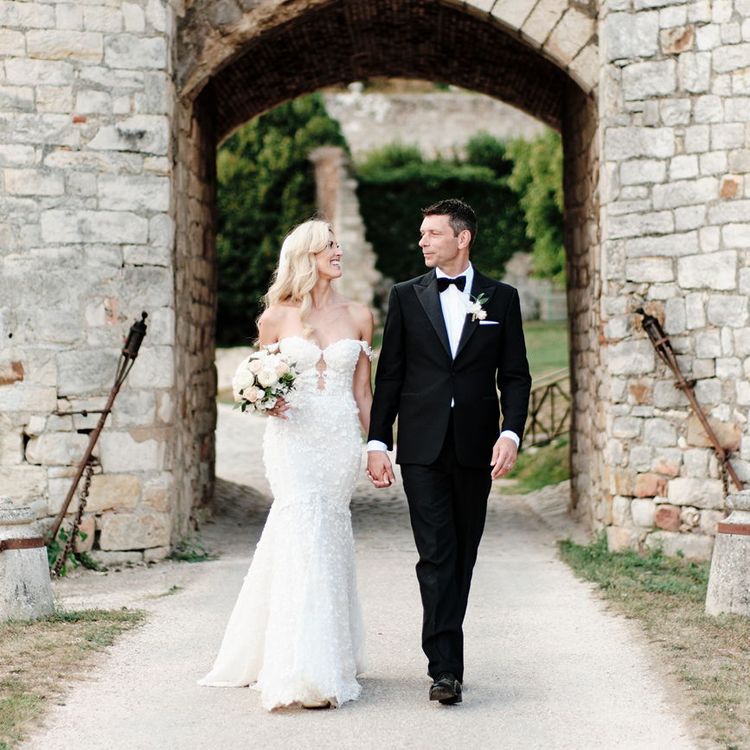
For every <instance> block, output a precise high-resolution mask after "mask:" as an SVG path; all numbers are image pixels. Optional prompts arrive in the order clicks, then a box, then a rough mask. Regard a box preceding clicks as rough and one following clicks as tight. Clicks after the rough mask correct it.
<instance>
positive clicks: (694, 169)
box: [669, 154, 698, 180]
mask: <svg viewBox="0 0 750 750" xmlns="http://www.w3.org/2000/svg"><path fill="white" fill-rule="evenodd" d="M697 175H698V157H697V156H696V155H695V154H680V155H678V156H675V157H673V158H672V160H671V161H670V162H669V178H670V180H685V179H689V178H691V177H696V176H697Z"/></svg>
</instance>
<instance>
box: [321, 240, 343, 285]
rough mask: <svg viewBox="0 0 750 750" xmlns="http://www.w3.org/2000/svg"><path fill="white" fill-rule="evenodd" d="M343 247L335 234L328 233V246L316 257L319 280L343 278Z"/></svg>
mask: <svg viewBox="0 0 750 750" xmlns="http://www.w3.org/2000/svg"><path fill="white" fill-rule="evenodd" d="M341 256H342V252H341V246H340V245H339V243H338V242H336V237H335V236H334V234H333V232H329V233H328V244H327V245H326V246H325V247H324V248H323V249H322V250H321V251H320V252H319V253H317V254H316V255H315V263H316V265H317V266H318V278H319V279H329V280H331V279H338V278H339V276H341Z"/></svg>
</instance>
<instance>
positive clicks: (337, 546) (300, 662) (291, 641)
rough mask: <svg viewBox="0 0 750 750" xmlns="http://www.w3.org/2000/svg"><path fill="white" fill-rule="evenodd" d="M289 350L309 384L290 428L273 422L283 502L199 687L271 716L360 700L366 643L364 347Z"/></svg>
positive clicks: (288, 342) (273, 477)
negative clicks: (359, 388)
mask: <svg viewBox="0 0 750 750" xmlns="http://www.w3.org/2000/svg"><path fill="white" fill-rule="evenodd" d="M279 347H280V350H281V352H282V353H283V354H284V355H287V356H288V357H289V359H290V361H292V362H296V364H297V369H298V371H299V373H300V374H299V376H298V377H297V381H296V386H295V390H294V391H292V392H291V393H290V395H289V398H288V401H289V403H290V405H291V407H292V408H291V409H290V410H289V411H288V412H287V416H288V419H286V420H284V419H278V418H275V417H269V418H268V424H267V425H266V431H265V435H264V438H263V460H264V463H265V467H266V475H267V477H268V480H269V482H270V485H271V491H272V493H273V498H274V500H273V504H272V506H271V510H270V513H269V514H268V519H267V521H266V525H265V528H264V529H263V534H262V535H261V538H260V541H259V542H258V546H257V548H256V551H255V556H254V558H253V561H252V564H251V565H250V569H249V570H248V573H247V576H246V577H245V581H244V584H243V586H242V589H241V591H240V594H239V597H238V598H237V602H236V604H235V606H234V610H233V612H232V615H231V617H230V618H229V622H228V624H227V628H226V632H225V633H224V639H223V641H222V644H221V648H220V650H219V654H218V656H217V657H216V662H215V663H214V666H213V669H212V670H211V672H210V673H209V674H208V675H206V677H204V678H203V679H202V680H200V684H202V685H212V686H220V687H239V686H245V685H253V683H255V684H254V685H253V687H255V688H256V689H258V690H260V691H261V693H262V704H263V707H264V708H266V709H268V710H271V709H273V708H276V707H279V706H286V705H289V704H292V703H298V702H299V703H302V702H313V701H318V700H326V699H334V700H335V701H336V702H337V703H338V704H339V705H340V704H342V703H344V702H345V701H349V700H355V699H356V698H357V697H359V694H360V689H361V688H360V685H359V683H358V682H357V680H356V675H357V674H359V673H360V672H362V671H363V670H364V658H363V656H364V653H363V651H364V649H363V646H364V637H363V625H362V617H361V613H360V607H359V600H358V597H357V588H356V578H355V570H354V538H353V535H352V524H351V513H350V510H349V502H350V500H351V495H352V490H353V488H354V484H355V482H356V480H357V476H358V474H359V470H360V463H361V458H362V440H361V437H360V429H359V417H358V411H357V405H356V403H355V401H354V397H353V395H352V376H353V373H354V368H355V366H356V364H357V360H358V359H359V357H360V354H361V353H362V351H364V352H365V353H366V354H367V355H368V356H369V354H370V350H369V347H368V346H367V344H366V343H365V342H363V341H356V340H354V339H342V340H340V341H336V342H334V343H333V344H331V345H330V346H327V347H326V348H325V349H322V350H321V349H320V348H319V347H318V346H317V345H316V344H314V343H313V342H311V341H309V340H308V339H303V338H300V337H297V336H291V337H287V338H283V339H282V340H281V341H280V343H279Z"/></svg>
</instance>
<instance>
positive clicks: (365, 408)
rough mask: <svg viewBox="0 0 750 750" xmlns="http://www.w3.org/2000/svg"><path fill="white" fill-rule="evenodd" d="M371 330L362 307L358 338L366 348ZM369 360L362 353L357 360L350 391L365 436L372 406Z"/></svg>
mask: <svg viewBox="0 0 750 750" xmlns="http://www.w3.org/2000/svg"><path fill="white" fill-rule="evenodd" d="M372 329H373V319H372V313H371V312H370V310H369V309H367V308H366V307H364V306H362V308H361V322H360V338H361V339H362V341H366V342H367V346H368V347H371V346H372ZM371 369H372V367H371V364H370V358H369V357H368V356H367V355H366V354H365V352H364V351H363V352H362V354H360V355H359V360H357V366H356V368H355V369H354V380H353V382H352V389H353V392H354V400H355V401H356V402H357V408H358V409H359V421H360V424H361V425H362V429H363V430H364V432H365V435H367V433H368V432H369V430H370V407H371V406H372V380H371Z"/></svg>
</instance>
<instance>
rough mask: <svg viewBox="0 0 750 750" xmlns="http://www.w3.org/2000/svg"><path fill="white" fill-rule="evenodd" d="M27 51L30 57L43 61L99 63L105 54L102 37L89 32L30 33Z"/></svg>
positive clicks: (55, 31) (27, 35) (52, 31)
mask: <svg viewBox="0 0 750 750" xmlns="http://www.w3.org/2000/svg"><path fill="white" fill-rule="evenodd" d="M26 49H27V53H28V55H29V57H32V58H36V59H41V60H77V61H80V62H88V63H98V62H101V59H102V56H103V54H104V45H103V40H102V35H101V34H97V33H93V32H87V31H68V30H61V31H59V30H48V31H29V32H27V34H26Z"/></svg>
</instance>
